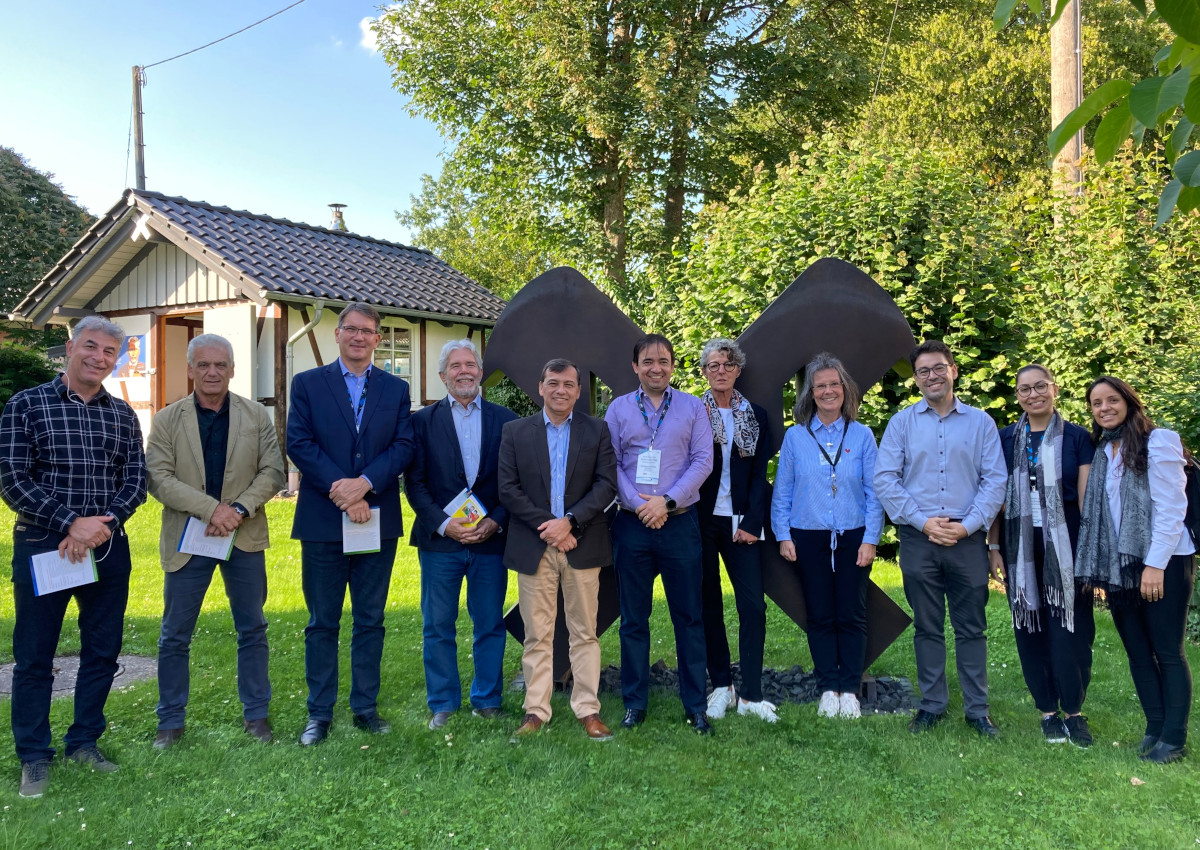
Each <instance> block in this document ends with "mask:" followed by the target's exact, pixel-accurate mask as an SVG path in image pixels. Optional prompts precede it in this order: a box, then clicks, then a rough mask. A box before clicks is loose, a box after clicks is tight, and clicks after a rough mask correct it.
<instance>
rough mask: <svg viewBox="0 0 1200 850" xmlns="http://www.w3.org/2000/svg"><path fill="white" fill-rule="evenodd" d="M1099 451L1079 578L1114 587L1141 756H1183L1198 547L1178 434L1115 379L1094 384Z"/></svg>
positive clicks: (1087, 501)
mask: <svg viewBox="0 0 1200 850" xmlns="http://www.w3.org/2000/svg"><path fill="white" fill-rule="evenodd" d="M1087 400H1088V405H1089V407H1090V408H1091V411H1092V418H1093V419H1094V423H1093V425H1092V439H1093V441H1094V442H1095V444H1096V453H1095V456H1094V457H1093V459H1092V471H1091V475H1090V477H1089V481H1088V488H1087V491H1086V493H1085V495H1084V498H1083V518H1082V524H1081V528H1080V534H1079V550H1078V552H1077V557H1076V560H1075V577H1076V579H1078V581H1079V582H1081V583H1085V584H1090V585H1092V586H1094V587H1098V588H1101V589H1103V590H1105V591H1106V592H1107V594H1108V600H1109V604H1110V607H1111V609H1112V615H1113V623H1114V624H1115V625H1116V627H1117V633H1118V634H1120V636H1121V642H1122V643H1123V644H1124V645H1125V651H1126V653H1128V655H1129V672H1130V674H1131V675H1132V677H1133V685H1134V688H1135V689H1136V690H1137V695H1138V700H1139V701H1140V702H1141V704H1142V711H1143V712H1144V713H1145V715H1146V734H1145V737H1144V738H1143V739H1142V743H1141V745H1140V746H1139V748H1138V752H1139V755H1140V756H1141V757H1142V758H1143V759H1145V760H1147V761H1151V762H1156V763H1158V764H1168V763H1170V762H1173V761H1175V760H1177V759H1179V758H1182V757H1183V755H1184V745H1185V744H1186V743H1187V725H1188V714H1189V712H1190V710H1191V705H1192V673H1191V669H1190V668H1189V667H1188V662H1187V656H1186V655H1185V654H1184V650H1183V635H1184V629H1185V627H1186V625H1187V611H1188V602H1189V600H1190V599H1191V597H1192V588H1193V585H1194V583H1195V579H1196V562H1195V556H1194V553H1195V551H1196V547H1195V545H1194V543H1193V541H1192V538H1191V535H1190V534H1189V533H1188V531H1187V529H1186V527H1185V526H1184V524H1183V520H1184V516H1185V514H1186V512H1187V497H1186V495H1185V492H1184V488H1185V481H1186V478H1185V464H1186V460H1185V455H1184V450H1183V444H1182V443H1181V442H1180V439H1179V435H1178V434H1176V433H1175V432H1174V431H1170V430H1168V429H1166V428H1159V427H1156V426H1155V424H1154V422H1152V421H1151V420H1150V418H1149V417H1148V416H1146V413H1145V409H1144V407H1143V405H1142V401H1141V399H1140V398H1138V395H1137V393H1136V392H1135V391H1134V389H1133V387H1131V386H1129V384H1127V383H1125V382H1124V381H1122V380H1121V379H1120V378H1113V377H1109V376H1107V375H1105V376H1103V377H1100V378H1097V379H1096V380H1095V381H1093V382H1092V385H1091V386H1090V387H1088V391H1087Z"/></svg>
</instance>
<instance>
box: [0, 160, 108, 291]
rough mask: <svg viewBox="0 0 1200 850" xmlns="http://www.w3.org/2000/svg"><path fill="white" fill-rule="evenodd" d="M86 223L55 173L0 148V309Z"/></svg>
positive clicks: (88, 219)
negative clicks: (32, 164)
mask: <svg viewBox="0 0 1200 850" xmlns="http://www.w3.org/2000/svg"><path fill="white" fill-rule="evenodd" d="M91 223H92V217H91V216H90V215H88V214H87V212H86V211H85V210H84V209H83V208H82V207H80V206H78V205H77V204H76V203H75V202H74V201H72V200H71V198H70V197H69V196H67V195H66V194H65V193H64V192H63V190H62V188H61V187H60V186H59V185H58V184H56V183H55V182H54V175H52V174H43V173H41V172H40V171H37V170H36V169H34V168H31V167H30V166H29V165H27V164H26V162H25V159H24V157H22V156H21V155H20V154H18V153H17V152H15V151H13V150H11V149H9V148H6V147H0V313H8V312H10V311H11V310H12V309H13V308H14V307H15V306H17V304H18V303H19V302H20V301H21V299H22V298H24V297H25V295H26V294H28V293H29V291H30V290H31V289H33V287H34V285H35V284H37V282H38V281H40V280H41V279H42V277H44V276H45V274H46V273H47V272H48V271H50V269H51V268H52V267H53V266H54V264H55V263H56V262H58V260H59V258H60V257H62V255H63V254H65V253H66V252H67V250H68V249H69V248H70V247H71V246H72V245H73V244H74V243H75V241H76V240H78V239H79V237H80V236H82V235H83V233H84V231H85V230H87V228H88V226H89V225H90V224H91Z"/></svg>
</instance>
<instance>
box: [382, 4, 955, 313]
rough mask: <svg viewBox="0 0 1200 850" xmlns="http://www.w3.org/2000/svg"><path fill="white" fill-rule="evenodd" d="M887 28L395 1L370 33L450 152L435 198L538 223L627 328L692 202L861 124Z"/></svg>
mask: <svg viewBox="0 0 1200 850" xmlns="http://www.w3.org/2000/svg"><path fill="white" fill-rule="evenodd" d="M931 5H932V4H931V3H930V2H928V0H916V2H915V3H913V4H911V5H910V6H909V7H908V8H909V9H916V10H921V9H925V8H927V7H929V6H931ZM890 17H891V8H890V6H889V7H886V8H885V4H880V3H875V2H870V0H845V2H840V3H828V2H818V0H749V1H748V2H747V0H702V2H698V3H681V2H678V0H609V2H601V1H600V0H591V2H578V0H444V2H438V3H425V2H420V0H402V2H400V3H398V4H396V5H394V6H392V7H390V9H389V11H387V12H386V13H385V15H384V17H383V18H382V19H381V21H380V23H379V25H378V32H379V35H380V40H381V44H382V46H383V52H384V56H385V58H386V59H387V61H388V62H389V63H390V64H391V65H392V67H393V69H394V84H395V87H396V88H397V89H398V90H399V91H400V92H402V93H403V94H405V95H406V96H407V97H408V98H409V108H410V109H411V110H412V111H413V112H415V113H417V114H420V115H423V116H425V117H427V118H429V119H431V120H433V121H434V122H435V123H436V124H437V126H438V127H439V128H440V130H441V132H442V133H443V135H444V136H446V138H447V139H448V140H449V142H450V150H449V152H448V154H447V157H448V160H447V171H448V175H443V181H449V182H450V183H452V184H453V188H463V189H466V190H468V192H469V193H471V195H472V196H473V198H472V199H471V203H477V202H480V200H481V199H486V200H484V201H483V202H484V203H486V204H490V205H491V207H492V209H493V210H500V209H504V208H506V207H507V208H508V209H510V210H512V211H513V214H514V216H515V217H516V218H528V219H529V220H531V221H532V223H533V231H532V232H533V233H535V234H536V236H537V239H539V240H540V244H541V246H542V248H543V249H547V250H548V253H550V254H552V255H553V256H554V257H555V259H556V260H568V261H574V262H576V263H578V264H579V265H581V266H583V267H585V268H586V269H588V270H589V271H592V272H593V273H597V272H598V273H599V275H600V276H601V283H603V284H605V285H606V286H607V288H608V289H609V291H610V292H611V293H612V294H613V295H614V296H615V297H617V299H618V301H620V302H622V304H623V306H626V307H627V308H631V309H633V310H634V312H636V310H637V304H638V302H639V298H638V296H637V293H636V292H635V289H634V287H633V285H632V284H631V281H630V272H631V271H636V270H637V269H639V268H641V267H643V266H644V265H645V264H646V263H648V262H657V261H659V260H661V259H662V258H664V257H666V256H668V255H669V252H670V251H671V250H673V249H674V248H675V247H676V246H677V243H678V240H679V238H680V237H681V236H686V234H687V232H688V229H687V226H686V225H687V223H688V222H689V220H690V218H691V217H692V215H693V214H694V211H695V209H696V208H697V206H698V205H699V203H700V202H703V201H706V200H712V199H719V198H721V197H724V196H725V195H726V194H727V193H728V192H729V191H730V190H731V189H733V188H734V187H736V186H738V185H741V184H742V183H744V182H745V179H746V175H747V174H749V173H750V172H751V171H752V170H753V169H754V168H755V167H756V166H757V165H758V164H759V163H762V162H765V163H767V164H768V165H770V164H773V163H774V162H777V161H779V160H780V159H785V158H786V156H787V152H788V151H790V150H794V149H796V147H797V146H798V145H799V144H800V142H801V141H802V140H803V138H805V137H806V136H807V135H809V134H810V133H812V132H813V130H814V129H817V128H820V127H823V126H824V125H826V124H827V123H828V122H832V121H837V120H842V119H846V118H848V117H849V116H851V115H853V114H854V113H855V111H856V110H857V109H858V108H859V107H860V106H861V104H862V103H863V102H864V101H865V99H866V98H867V97H868V96H869V93H870V86H871V83H872V62H873V59H872V56H873V54H875V53H876V52H877V51H878V49H880V48H881V46H882V45H881V42H882V40H883V38H884V35H885V33H886V31H887V26H888V21H889V20H890ZM908 31H909V30H908V29H907V27H906V26H902V27H900V28H899V29H898V30H897V33H896V35H895V37H897V38H903V37H906V34H907V33H908ZM426 188H427V191H426V192H425V193H424V194H423V195H422V196H421V199H420V200H421V201H426V202H428V201H432V202H433V204H434V205H433V206H431V207H426V209H428V210H432V211H433V214H432V215H431V216H427V218H428V219H429V220H430V221H437V220H441V219H443V218H452V217H453V210H452V209H449V208H446V207H441V208H439V207H437V203H438V201H439V199H440V200H443V201H444V200H445V198H447V197H451V198H453V197H455V195H454V194H453V192H451V191H449V189H447V188H446V187H443V186H442V184H441V181H439V183H438V185H436V186H427V187H426ZM460 199H461V198H460ZM414 215H417V213H416V212H414ZM492 218H493V220H494V216H492ZM442 235H443V236H444V234H442ZM597 259H598V262H597Z"/></svg>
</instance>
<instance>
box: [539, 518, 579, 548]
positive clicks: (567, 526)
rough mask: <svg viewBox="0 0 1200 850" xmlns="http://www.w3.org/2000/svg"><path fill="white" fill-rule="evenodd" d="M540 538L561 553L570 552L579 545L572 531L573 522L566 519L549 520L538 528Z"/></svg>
mask: <svg viewBox="0 0 1200 850" xmlns="http://www.w3.org/2000/svg"><path fill="white" fill-rule="evenodd" d="M537 530H538V536H539V537H541V538H542V540H543V541H545V542H546V543H548V544H549V545H551V546H553V547H554V548H555V549H557V550H558V551H560V552H570V551H571V550H572V549H574V548H575V547H576V546H578V545H579V541H578V540H577V539H576V538H575V534H574V532H573V531H571V521H570V520H569V519H567V518H566V517H561V518H559V519H548V520H546V521H545V522H543V523H542V524H541V525H539V526H538V528H537Z"/></svg>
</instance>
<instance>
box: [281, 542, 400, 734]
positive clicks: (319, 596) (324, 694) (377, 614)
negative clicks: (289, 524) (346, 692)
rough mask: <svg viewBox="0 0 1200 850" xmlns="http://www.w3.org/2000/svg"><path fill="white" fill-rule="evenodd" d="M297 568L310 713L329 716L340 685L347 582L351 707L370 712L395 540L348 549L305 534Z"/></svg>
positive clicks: (319, 717)
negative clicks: (376, 547)
mask: <svg viewBox="0 0 1200 850" xmlns="http://www.w3.org/2000/svg"><path fill="white" fill-rule="evenodd" d="M300 553H301V554H300V564H301V567H300V572H301V580H302V584H303V587H304V601H305V603H306V604H307V605H308V625H307V626H305V628H304V678H305V680H306V681H307V682H308V716H309V717H311V718H312V719H314V720H332V719H333V706H334V704H335V703H336V702H337V691H338V633H339V630H340V627H341V619H342V606H343V604H344V603H345V601H346V588H347V587H349V588H350V614H351V617H352V619H353V622H354V632H353V635H352V637H351V638H350V710H351V711H353V712H354V713H355V714H371V713H372V712H374V711H375V710H376V702H377V700H378V699H379V665H380V662H381V661H382V660H383V634H384V627H383V609H384V607H385V606H386V605H387V595H388V587H389V585H390V584H391V582H392V564H393V562H395V560H396V540H395V538H393V539H391V540H384V541H382V545H381V547H380V551H378V552H369V553H366V554H362V555H346V554H343V552H342V544H341V543H340V542H337V543H320V542H316V541H311V540H305V541H303V542H302V543H301V544H300Z"/></svg>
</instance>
